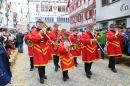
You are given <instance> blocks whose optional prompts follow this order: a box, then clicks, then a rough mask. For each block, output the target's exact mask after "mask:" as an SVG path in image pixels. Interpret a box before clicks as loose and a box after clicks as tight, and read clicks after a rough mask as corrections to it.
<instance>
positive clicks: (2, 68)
mask: <svg viewBox="0 0 130 86" xmlns="http://www.w3.org/2000/svg"><path fill="white" fill-rule="evenodd" d="M3 40H4V38H3V37H0V86H5V85H7V84H8V83H9V82H10V80H11V77H12V74H11V71H10V63H9V55H8V54H7V51H6V50H5V48H4V46H3Z"/></svg>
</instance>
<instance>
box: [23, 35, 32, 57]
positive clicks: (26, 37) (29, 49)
mask: <svg viewBox="0 0 130 86" xmlns="http://www.w3.org/2000/svg"><path fill="white" fill-rule="evenodd" d="M29 36H31V33H28V34H27V35H25V36H24V40H25V41H27V40H29ZM28 55H29V57H33V45H32V46H30V47H29V46H28Z"/></svg>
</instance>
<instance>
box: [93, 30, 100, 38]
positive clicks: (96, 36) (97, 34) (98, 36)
mask: <svg viewBox="0 0 130 86" xmlns="http://www.w3.org/2000/svg"><path fill="white" fill-rule="evenodd" d="M101 36H102V33H101V32H97V31H96V34H95V35H94V37H95V38H100V37H101Z"/></svg>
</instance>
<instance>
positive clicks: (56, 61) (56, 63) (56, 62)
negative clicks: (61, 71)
mask: <svg viewBox="0 0 130 86" xmlns="http://www.w3.org/2000/svg"><path fill="white" fill-rule="evenodd" d="M53 61H54V65H55V66H56V67H58V66H59V65H58V63H59V56H57V55H53Z"/></svg>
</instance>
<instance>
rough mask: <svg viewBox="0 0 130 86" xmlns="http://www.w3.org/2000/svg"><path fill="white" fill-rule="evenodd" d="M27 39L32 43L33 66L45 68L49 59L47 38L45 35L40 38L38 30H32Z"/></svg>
mask: <svg viewBox="0 0 130 86" xmlns="http://www.w3.org/2000/svg"><path fill="white" fill-rule="evenodd" d="M29 38H30V39H31V40H32V42H33V58H34V66H46V65H47V63H48V61H49V60H50V58H51V57H49V56H51V55H49V54H50V52H48V50H49V43H48V40H49V39H48V37H47V36H46V35H45V34H44V35H43V36H42V35H41V34H40V33H39V31H38V30H33V31H32V33H31V36H30V37H29Z"/></svg>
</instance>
